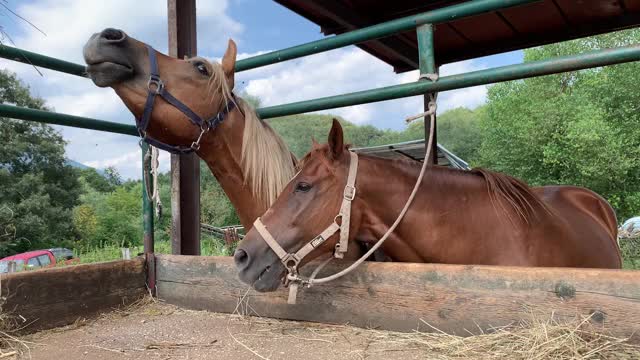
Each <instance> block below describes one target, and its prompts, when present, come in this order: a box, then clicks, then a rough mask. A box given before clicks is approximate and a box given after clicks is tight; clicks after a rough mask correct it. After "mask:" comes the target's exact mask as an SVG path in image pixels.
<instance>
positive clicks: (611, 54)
mask: <svg viewBox="0 0 640 360" xmlns="http://www.w3.org/2000/svg"><path fill="white" fill-rule="evenodd" d="M638 60H640V45H631V46H624V47H619V48H614V49H606V50H597V51H593V52H589V53H584V54H580V55H572V56H564V57H560V58H555V59H548V60H542V61H535V62H528V63H523V64H517V65H509V66H502V67H497V68H492V69H487V70H479V71H473V72H469V73H464V74H458V75H451V76H445V77H441V78H440V79H439V80H438V81H436V82H431V81H416V82H412V83H408V84H401V85H394V86H388V87H383V88H378V89H373V90H365V91H358V92H353V93H348V94H341V95H335V96H329V97H324V98H320V99H314V100H307V101H300V102H296V103H290V104H284V105H276V106H269V107H265V108H260V109H258V114H259V115H260V117H261V118H263V119H268V118H274V117H278V116H285V115H293V114H301V113H306V112H311V111H318V110H326V109H334V108H339V107H343V106H351V105H358V104H366V103H372V102H378V101H384V100H392V99H399V98H403V97H409V96H415V95H421V94H425V93H430V92H442V91H448V90H454V89H461V88H467V87H472V86H477V85H485V84H491V83H496V82H502V81H509V80H516V79H525V78H529V77H535V76H543V75H549V74H555V73H560V72H567V71H575V70H581V69H587V68H593V67H599V66H605V65H613V64H620V63H625V62H630V61H638Z"/></svg>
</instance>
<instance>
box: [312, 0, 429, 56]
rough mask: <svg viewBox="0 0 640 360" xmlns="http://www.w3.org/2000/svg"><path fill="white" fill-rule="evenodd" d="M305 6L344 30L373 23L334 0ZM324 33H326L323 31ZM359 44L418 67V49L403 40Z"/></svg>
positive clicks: (381, 40) (323, 0)
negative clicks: (392, 55)
mask: <svg viewBox="0 0 640 360" xmlns="http://www.w3.org/2000/svg"><path fill="white" fill-rule="evenodd" d="M306 6H307V7H309V8H312V9H313V10H314V11H316V12H318V13H321V14H322V15H323V16H326V17H328V18H330V19H331V20H333V21H335V22H336V23H337V24H339V25H340V26H342V27H343V28H344V29H346V31H352V30H356V29H360V28H363V27H366V26H370V25H374V24H375V22H374V21H372V20H371V19H368V18H366V17H365V16H364V15H362V14H358V13H356V12H354V11H353V10H352V9H350V8H348V7H346V6H344V4H342V3H340V2H338V1H335V0H322V1H309V2H308V3H307V4H306ZM325 35H327V34H326V33H325ZM359 46H360V47H362V48H363V49H364V50H366V51H367V52H370V53H372V54H374V53H375V54H378V56H382V54H383V53H384V52H390V53H393V54H395V55H396V56H397V57H398V58H399V59H400V60H401V61H403V62H404V63H405V64H406V65H408V66H410V67H413V68H417V67H418V61H417V56H416V54H417V51H418V50H417V48H416V47H414V46H412V45H411V44H407V43H406V42H405V41H397V39H396V40H394V39H392V38H386V39H384V38H383V39H377V40H371V41H368V42H366V43H363V44H360V45H359ZM369 49H371V51H369Z"/></svg>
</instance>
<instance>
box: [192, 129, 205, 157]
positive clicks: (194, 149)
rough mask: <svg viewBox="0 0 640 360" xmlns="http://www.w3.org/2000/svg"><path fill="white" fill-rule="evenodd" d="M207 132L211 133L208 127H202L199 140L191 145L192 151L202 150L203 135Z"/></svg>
mask: <svg viewBox="0 0 640 360" xmlns="http://www.w3.org/2000/svg"><path fill="white" fill-rule="evenodd" d="M207 131H209V128H208V127H200V135H198V139H197V140H196V141H194V142H192V143H191V149H193V151H198V150H200V140H202V135H204V134H205V133H206V132H207Z"/></svg>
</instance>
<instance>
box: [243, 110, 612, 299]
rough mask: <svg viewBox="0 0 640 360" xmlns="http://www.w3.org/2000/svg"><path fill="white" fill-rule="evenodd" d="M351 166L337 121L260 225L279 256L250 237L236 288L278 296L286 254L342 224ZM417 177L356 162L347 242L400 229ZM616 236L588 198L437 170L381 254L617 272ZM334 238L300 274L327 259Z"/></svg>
mask: <svg viewBox="0 0 640 360" xmlns="http://www.w3.org/2000/svg"><path fill="white" fill-rule="evenodd" d="M352 161H353V159H352V155H350V152H349V151H348V147H347V146H345V145H344V144H343V132H342V127H341V126H340V124H339V122H338V121H337V120H334V122H333V126H332V128H331V131H330V133H329V139H328V143H327V144H323V145H320V144H318V143H316V142H314V144H313V146H312V149H311V151H310V152H309V153H308V154H307V155H306V156H305V157H304V158H303V159H302V161H301V163H300V165H299V167H300V171H299V173H298V174H297V175H296V176H295V177H294V178H293V179H292V180H291V181H290V182H289V184H288V185H287V186H286V187H285V188H284V190H283V191H282V193H281V194H280V196H279V197H278V199H277V200H276V201H275V203H274V204H273V205H272V206H271V208H270V209H269V210H268V211H267V212H266V213H265V214H264V215H262V216H261V218H260V219H261V223H262V224H263V225H264V228H265V229H266V231H267V232H268V233H269V234H272V235H273V237H272V238H273V240H274V241H275V242H277V245H275V248H280V249H281V251H279V252H280V253H281V254H276V252H275V251H274V250H273V248H274V246H273V245H272V246H270V245H269V244H268V243H267V242H266V241H265V238H264V237H263V236H262V235H261V233H260V232H259V231H258V230H257V229H256V228H255V227H254V228H252V229H251V230H250V231H249V232H248V233H247V234H246V236H245V238H244V240H242V241H241V242H240V243H239V244H238V247H237V250H236V253H235V255H234V258H235V263H236V266H237V268H238V271H239V276H240V279H241V280H242V281H244V282H245V283H247V284H250V285H252V286H253V287H254V288H255V289H256V290H258V291H274V290H276V289H277V288H278V286H279V284H280V283H281V280H282V279H283V277H285V275H286V274H287V269H286V268H285V265H283V262H282V261H281V258H282V257H283V256H284V255H283V256H281V255H282V253H285V254H286V253H288V254H294V253H295V252H297V251H299V250H300V249H301V248H303V246H305V245H307V244H311V243H312V242H313V241H314V239H317V236H318V234H320V233H321V232H323V231H325V229H327V228H328V227H329V226H330V225H331V224H332V223H333V222H334V220H335V221H338V222H339V221H340V219H339V217H338V218H336V216H337V215H338V214H339V212H340V209H341V204H342V202H343V199H344V197H345V193H346V192H345V186H346V185H347V177H348V171H349V168H350V164H351V162H352ZM419 171H420V164H419V163H418V162H415V161H408V160H389V159H383V158H378V157H373V156H366V155H358V169H357V178H356V180H355V195H354V197H353V201H352V204H351V216H350V226H349V234H350V235H349V240H350V241H352V242H354V241H355V242H363V243H369V244H372V243H375V242H376V241H377V240H378V239H379V238H380V237H381V236H382V235H383V234H384V233H385V232H386V231H387V229H388V228H389V226H390V225H391V224H392V223H393V222H394V221H395V220H396V217H397V216H398V213H399V212H400V210H401V209H402V208H403V206H404V205H405V202H406V201H407V198H408V197H409V194H410V192H411V190H412V188H413V186H414V184H415V181H416V179H417V177H418V173H419ZM460 219H465V221H460ZM616 226H617V223H616V218H615V214H614V211H613V209H612V208H611V206H610V205H609V204H608V203H607V202H606V201H605V200H604V199H603V198H602V197H600V196H599V195H597V194H596V193H594V192H592V191H590V190H588V189H584V188H579V187H574V186H544V187H535V188H530V187H528V186H527V185H526V184H524V183H523V182H521V181H519V180H517V179H514V178H512V177H510V176H507V175H503V174H498V173H495V172H491V171H488V170H485V169H474V170H472V171H462V170H453V169H448V168H444V167H438V166H434V167H430V168H429V169H427V172H426V174H425V176H424V178H423V181H422V184H421V187H420V189H419V192H418V194H417V197H416V198H415V200H414V202H413V203H412V205H411V207H410V208H409V210H408V212H407V213H406V215H405V216H404V218H403V219H402V222H401V223H400V225H399V226H398V227H397V228H396V230H395V231H394V232H393V233H392V234H391V235H390V236H389V238H388V239H387V241H386V242H385V243H384V244H383V246H382V249H383V251H384V252H385V254H387V255H388V256H389V257H391V259H392V260H393V261H402V262H430V263H448V264H479V265H509V266H551V267H585V268H589V267H590V268H614V269H619V268H620V267H621V259H620V252H619V249H618V246H617V242H616V232H617V228H616ZM339 232H340V231H338V232H335V233H333V234H332V235H331V236H329V237H328V238H327V239H323V241H322V242H321V243H319V245H318V246H317V247H314V248H313V249H312V251H310V252H309V254H308V256H306V257H305V258H304V259H302V260H301V261H300V263H299V264H297V265H298V267H300V266H303V265H304V264H305V263H308V262H309V261H310V260H312V259H314V258H317V257H318V256H320V255H323V254H330V253H331V252H333V251H334V248H335V245H336V243H337V241H338V238H339ZM263 233H264V232H263Z"/></svg>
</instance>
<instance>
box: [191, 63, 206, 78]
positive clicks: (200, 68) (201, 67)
mask: <svg viewBox="0 0 640 360" xmlns="http://www.w3.org/2000/svg"><path fill="white" fill-rule="evenodd" d="M193 66H195V67H196V69H198V72H199V73H200V74H202V75H204V76H209V70H208V69H207V65H205V64H204V63H203V62H197V63H194V64H193Z"/></svg>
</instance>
